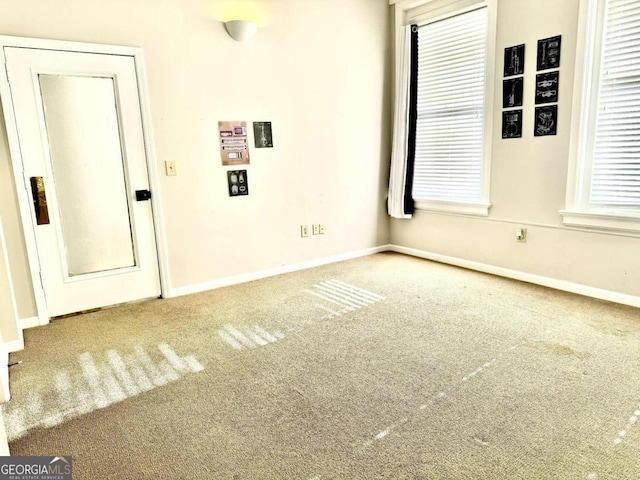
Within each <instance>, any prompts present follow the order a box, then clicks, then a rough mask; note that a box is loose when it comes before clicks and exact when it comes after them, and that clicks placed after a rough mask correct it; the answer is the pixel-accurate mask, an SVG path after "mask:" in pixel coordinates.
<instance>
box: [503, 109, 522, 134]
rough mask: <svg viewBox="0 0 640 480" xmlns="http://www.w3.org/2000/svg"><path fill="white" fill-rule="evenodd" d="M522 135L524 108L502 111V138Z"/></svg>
mask: <svg viewBox="0 0 640 480" xmlns="http://www.w3.org/2000/svg"><path fill="white" fill-rule="evenodd" d="M521 137H522V110H508V111H506V112H502V138H521Z"/></svg>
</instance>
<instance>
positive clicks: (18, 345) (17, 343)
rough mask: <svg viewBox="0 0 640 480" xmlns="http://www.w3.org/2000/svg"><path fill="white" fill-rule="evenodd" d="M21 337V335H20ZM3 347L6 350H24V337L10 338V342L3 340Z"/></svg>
mask: <svg viewBox="0 0 640 480" xmlns="http://www.w3.org/2000/svg"><path fill="white" fill-rule="evenodd" d="M21 337H22V335H21ZM4 348H6V349H7V352H9V353H13V352H19V351H20V350H24V339H23V338H19V339H18V340H12V341H10V342H5V344H4Z"/></svg>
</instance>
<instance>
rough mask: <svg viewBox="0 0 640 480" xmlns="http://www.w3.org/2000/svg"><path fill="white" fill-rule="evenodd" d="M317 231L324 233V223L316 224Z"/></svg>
mask: <svg viewBox="0 0 640 480" xmlns="http://www.w3.org/2000/svg"><path fill="white" fill-rule="evenodd" d="M318 233H319V234H320V235H324V223H321V224H319V225H318Z"/></svg>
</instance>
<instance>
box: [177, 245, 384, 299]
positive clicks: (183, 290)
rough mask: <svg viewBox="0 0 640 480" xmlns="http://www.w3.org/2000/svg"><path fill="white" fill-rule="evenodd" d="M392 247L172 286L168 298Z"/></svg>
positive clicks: (361, 255)
mask: <svg viewBox="0 0 640 480" xmlns="http://www.w3.org/2000/svg"><path fill="white" fill-rule="evenodd" d="M390 249H391V246H390V245H381V246H378V247H372V248H365V249H363V250H355V251H352V252H347V253H341V254H338V255H333V256H330V257H323V258H318V259H315V260H309V261H306V262H300V263H293V264H290V265H281V266H279V267H275V268H269V269H266V270H258V271H256V272H248V273H243V274H240V275H234V276H232V277H225V278H219V279H216V280H212V281H210V282H205V283H198V284H194V285H187V286H185V287H177V288H171V289H170V295H169V296H167V297H166V298H173V297H181V296H183V295H190V294H192V293H199V292H205V291H207V290H215V289H217V288H222V287H229V286H231V285H238V284H240V283H245V282H252V281H254V280H260V279H262V278H267V277H273V276H275V275H281V274H283V273H290V272H297V271H299V270H306V269H307V268H313V267H320V266H322V265H328V264H330V263H337V262H343V261H345V260H351V259H354V258H358V257H366V256H367V255H373V254H374V253H380V252H388V251H389V250H390Z"/></svg>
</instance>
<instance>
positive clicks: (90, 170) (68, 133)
mask: <svg viewBox="0 0 640 480" xmlns="http://www.w3.org/2000/svg"><path fill="white" fill-rule="evenodd" d="M38 79H39V83H40V91H41V94H42V103H43V107H44V118H45V123H46V129H47V136H48V140H49V154H50V158H51V167H52V171H53V182H54V185H55V194H56V198H57V203H58V212H59V215H60V228H61V231H62V238H63V244H64V252H63V255H64V256H66V265H67V271H68V274H69V276H70V277H72V276H77V275H83V274H87V273H94V272H102V271H106V270H114V269H120V268H125V267H131V266H134V265H135V264H136V261H135V252H134V248H133V240H132V233H131V219H130V214H129V204H128V200H127V188H126V182H125V175H124V166H123V158H122V149H121V142H120V128H119V125H118V115H117V111H116V108H117V107H116V98H115V90H114V83H113V79H112V78H102V77H81V76H70V75H45V74H40V75H39V76H38ZM63 260H64V259H63Z"/></svg>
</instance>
